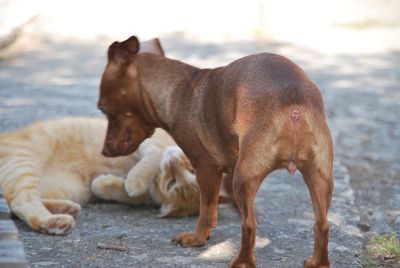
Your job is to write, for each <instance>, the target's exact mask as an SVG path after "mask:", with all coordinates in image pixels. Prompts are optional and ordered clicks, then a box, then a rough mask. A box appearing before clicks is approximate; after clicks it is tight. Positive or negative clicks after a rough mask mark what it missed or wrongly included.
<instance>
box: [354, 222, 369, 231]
mask: <svg viewBox="0 0 400 268" xmlns="http://www.w3.org/2000/svg"><path fill="white" fill-rule="evenodd" d="M357 227H358V229H360V231H362V232H368V231H369V230H371V225H369V223H368V222H359V223H357Z"/></svg>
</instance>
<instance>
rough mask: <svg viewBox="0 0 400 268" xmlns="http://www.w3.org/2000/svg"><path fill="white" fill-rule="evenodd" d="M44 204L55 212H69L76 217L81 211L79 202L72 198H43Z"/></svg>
mask: <svg viewBox="0 0 400 268" xmlns="http://www.w3.org/2000/svg"><path fill="white" fill-rule="evenodd" d="M42 202H43V205H44V206H45V207H46V208H47V209H48V210H49V211H50V212H51V213H53V214H68V215H71V216H72V217H74V218H76V217H77V216H78V214H79V212H80V211H81V206H80V205H79V204H78V203H75V202H72V201H70V200H61V199H43V200H42Z"/></svg>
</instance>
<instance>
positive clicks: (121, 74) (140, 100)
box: [98, 36, 164, 157]
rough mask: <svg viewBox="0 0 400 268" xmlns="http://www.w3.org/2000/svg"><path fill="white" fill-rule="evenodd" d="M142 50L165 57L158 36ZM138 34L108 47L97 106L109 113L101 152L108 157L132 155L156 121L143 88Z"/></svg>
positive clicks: (152, 128)
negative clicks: (146, 105)
mask: <svg viewBox="0 0 400 268" xmlns="http://www.w3.org/2000/svg"><path fill="white" fill-rule="evenodd" d="M140 52H150V53H153V54H158V55H161V56H164V52H163V50H162V48H161V45H160V43H159V41H158V39H152V40H149V41H147V42H144V43H143V49H142V50H141V51H140ZM138 53H139V41H138V39H137V38H136V37H135V36H132V37H130V38H129V39H127V40H125V41H123V42H114V43H112V44H111V46H110V47H109V49H108V62H107V65H106V68H105V70H104V73H103V77H102V79H101V84H100V98H99V102H98V108H99V109H100V110H101V111H102V112H103V113H104V114H105V115H106V116H107V119H108V128H107V134H106V138H105V142H104V147H103V151H102V154H103V155H105V156H108V157H115V156H122V155H129V154H131V153H133V152H134V151H135V150H136V149H137V148H138V146H139V145H140V143H141V142H142V141H143V140H145V139H146V138H148V137H150V136H151V135H152V134H153V132H154V129H155V126H154V124H152V123H151V122H150V121H151V120H148V117H147V116H146V114H145V110H146V109H145V106H144V105H145V101H144V96H143V92H142V91H141V88H140V81H139V70H138V65H137V54H138Z"/></svg>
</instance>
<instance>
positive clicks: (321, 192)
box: [301, 166, 333, 268]
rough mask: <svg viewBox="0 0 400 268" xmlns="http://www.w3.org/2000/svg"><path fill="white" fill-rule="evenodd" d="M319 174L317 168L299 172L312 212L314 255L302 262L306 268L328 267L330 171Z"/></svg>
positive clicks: (331, 186)
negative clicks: (309, 196)
mask: <svg viewBox="0 0 400 268" xmlns="http://www.w3.org/2000/svg"><path fill="white" fill-rule="evenodd" d="M329 169H330V170H328V171H327V172H321V171H320V170H318V169H317V168H315V166H314V167H308V168H305V169H302V170H301V172H302V174H303V176H304V180H305V182H306V184H307V186H308V190H309V191H310V195H311V200H312V205H313V210H314V217H315V223H314V254H313V256H310V257H308V258H307V259H306V260H305V261H304V267H306V268H327V267H330V266H329V257H328V239H329V224H328V219H327V214H328V209H329V206H330V203H331V198H332V192H333V176H332V169H331V168H329Z"/></svg>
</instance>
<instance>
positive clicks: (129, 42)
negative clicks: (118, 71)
mask: <svg viewBox="0 0 400 268" xmlns="http://www.w3.org/2000/svg"><path fill="white" fill-rule="evenodd" d="M138 51H139V40H138V39H137V38H136V36H131V37H129V38H128V39H126V40H125V41H123V42H118V41H115V42H114V43H112V44H111V45H110V46H109V48H108V59H109V60H111V59H112V60H118V61H121V60H122V61H126V59H127V58H128V57H129V55H133V54H136V53H138Z"/></svg>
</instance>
